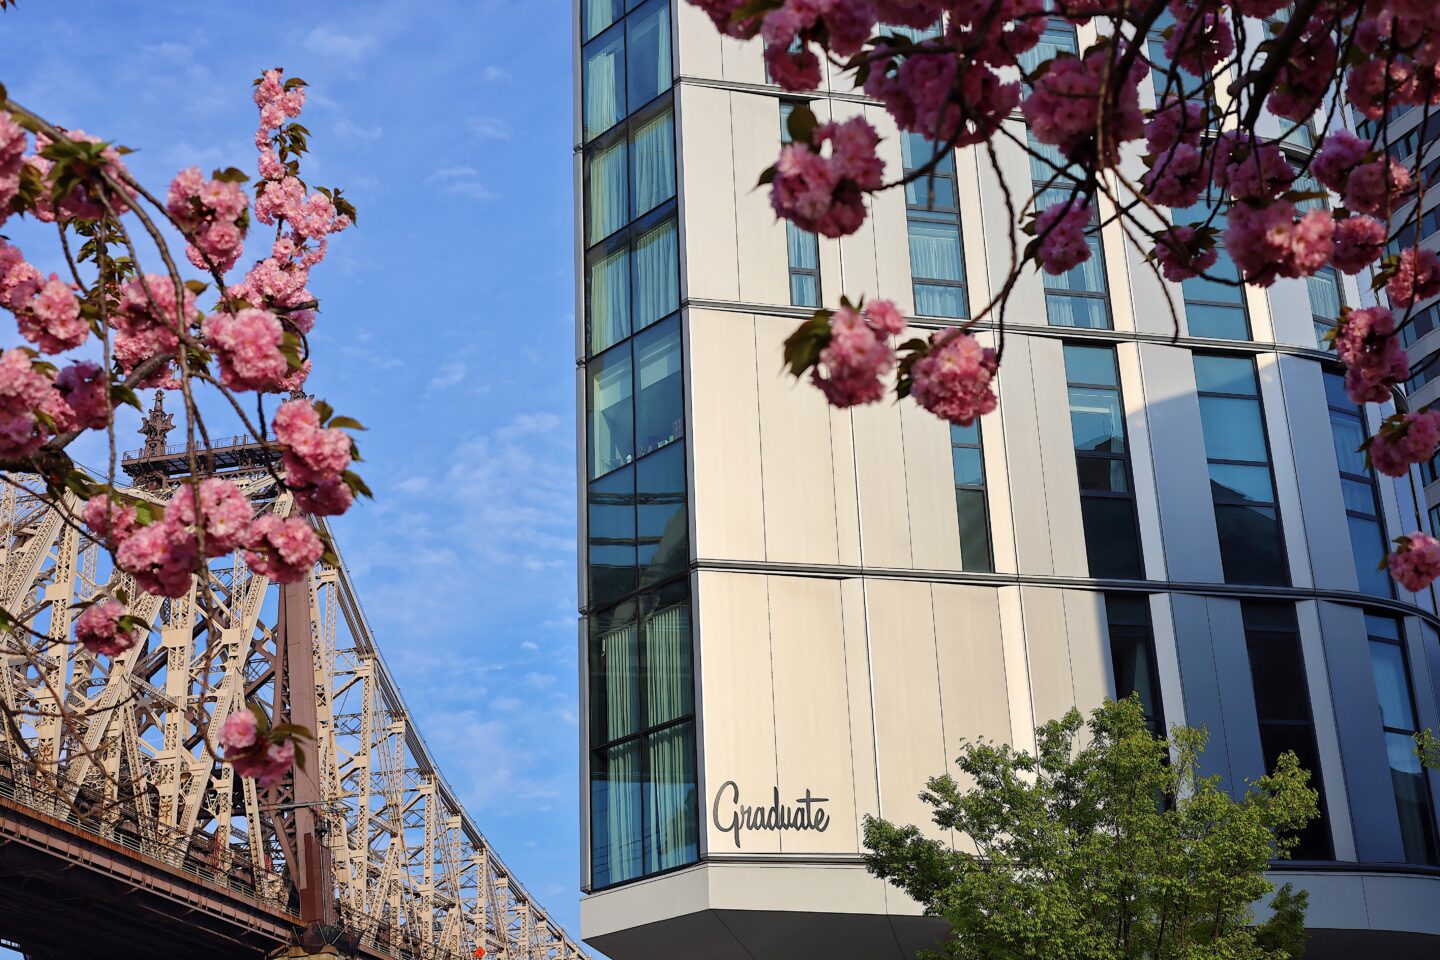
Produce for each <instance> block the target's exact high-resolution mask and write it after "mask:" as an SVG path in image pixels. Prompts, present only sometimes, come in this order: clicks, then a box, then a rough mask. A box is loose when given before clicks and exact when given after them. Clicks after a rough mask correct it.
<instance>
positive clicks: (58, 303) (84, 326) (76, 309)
mask: <svg viewBox="0 0 1440 960" xmlns="http://www.w3.org/2000/svg"><path fill="white" fill-rule="evenodd" d="M16 299H18V298H16ZM7 306H9V307H10V308H11V310H13V311H14V312H15V319H16V322H17V323H18V325H19V328H20V336H22V337H24V338H25V339H26V340H29V341H30V342H31V343H33V344H35V346H37V347H39V348H40V351H41V352H42V353H63V352H64V351H66V350H73V349H75V348H76V347H78V346H80V344H82V343H84V342H85V340H86V339H87V338H88V337H89V336H90V325H89V324H88V323H86V322H85V320H84V318H82V317H81V316H80V301H79V300H77V299H76V297H75V291H74V290H73V289H72V287H71V286H70V284H68V283H65V282H63V281H62V280H61V279H60V278H59V277H57V276H56V275H55V274H53V273H52V274H50V279H49V280H47V281H45V283H44V285H43V286H41V287H40V289H39V290H37V291H35V294H34V296H33V297H32V298H30V299H29V300H28V301H21V303H19V304H17V303H16V302H15V299H11V300H10V302H9V303H7Z"/></svg>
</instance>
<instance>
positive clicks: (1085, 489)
mask: <svg viewBox="0 0 1440 960" xmlns="http://www.w3.org/2000/svg"><path fill="white" fill-rule="evenodd" d="M1065 380H1066V384H1067V388H1068V391H1069V397H1070V431H1071V434H1072V436H1073V438H1074V442H1075V472H1076V473H1077V474H1078V475H1079V478H1080V516H1081V519H1082V521H1083V523H1084V527H1085V553H1086V556H1087V557H1089V560H1090V576H1092V577H1109V578H1115V579H1121V580H1140V579H1143V578H1144V576H1145V564H1144V562H1143V560H1142V558H1141V556H1140V527H1139V524H1138V522H1137V521H1136V514H1135V484H1134V482H1133V481H1132V478H1131V474H1130V448H1129V445H1128V444H1127V443H1126V440H1125V405H1124V403H1123V402H1122V400H1121V396H1120V373H1119V370H1118V369H1117V367H1116V365H1115V350H1114V349H1113V348H1111V347H1090V346H1082V345H1080V344H1074V343H1067V344H1066V345H1065Z"/></svg>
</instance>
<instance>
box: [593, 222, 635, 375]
mask: <svg viewBox="0 0 1440 960" xmlns="http://www.w3.org/2000/svg"><path fill="white" fill-rule="evenodd" d="M629 335H630V253H629V251H628V250H626V249H625V248H624V247H621V248H620V249H618V250H612V251H609V252H608V253H603V254H601V255H599V256H597V257H595V258H594V259H593V260H592V261H591V263H590V352H591V353H599V352H600V351H601V350H604V349H605V348H606V347H608V346H610V345H611V344H612V343H619V342H620V341H621V340H623V339H625V338H626V337H628V336H629Z"/></svg>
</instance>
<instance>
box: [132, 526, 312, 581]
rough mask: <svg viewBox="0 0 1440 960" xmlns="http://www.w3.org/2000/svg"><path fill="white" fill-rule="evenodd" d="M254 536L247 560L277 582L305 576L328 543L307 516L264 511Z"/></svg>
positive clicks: (257, 571) (255, 527)
mask: <svg viewBox="0 0 1440 960" xmlns="http://www.w3.org/2000/svg"><path fill="white" fill-rule="evenodd" d="M251 537H252V539H251V541H250V544H249V549H247V550H246V551H245V562H246V563H248V564H250V567H251V569H252V570H254V571H255V572H256V573H259V574H262V575H263V576H267V577H269V578H270V579H271V580H274V581H275V582H276V583H296V582H298V581H300V580H303V579H305V577H306V575H307V574H308V573H309V572H310V568H311V567H313V566H314V565H315V564H316V563H317V562H318V561H319V560H320V557H321V555H322V554H323V553H324V552H325V545H324V544H323V543H321V541H320V537H319V536H318V535H316V533H315V531H314V530H313V529H311V527H310V524H309V523H307V522H305V518H304V517H284V518H281V517H277V516H276V515H275V514H273V513H267V514H264V515H262V516H261V517H260V518H259V519H258V520H256V521H255V523H254V524H253V525H252V526H251ZM132 539H133V538H132Z"/></svg>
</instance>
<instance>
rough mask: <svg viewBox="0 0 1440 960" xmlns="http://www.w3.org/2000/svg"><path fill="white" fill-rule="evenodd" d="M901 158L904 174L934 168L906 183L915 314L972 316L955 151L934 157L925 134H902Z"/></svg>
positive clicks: (956, 316) (932, 147) (925, 315)
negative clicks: (956, 182) (966, 285)
mask: <svg viewBox="0 0 1440 960" xmlns="http://www.w3.org/2000/svg"><path fill="white" fill-rule="evenodd" d="M900 155H901V162H902V163H903V165H904V168H905V173H906V175H910V174H913V173H914V172H915V171H917V170H922V169H924V168H925V167H926V165H928V164H932V163H933V164H934V167H933V169H932V170H931V172H930V174H929V175H928V176H923V177H920V178H919V179H916V180H914V181H912V182H910V183H907V184H906V185H905V209H906V228H907V230H908V231H909V235H910V277H911V282H912V285H913V290H914V294H915V313H916V314H917V315H918V316H922V317H955V318H963V317H968V316H969V315H970V303H969V299H968V297H967V295H966V289H965V248H964V245H963V244H962V243H961V240H960V204H959V197H958V196H957V194H956V189H955V153H954V151H950V152H948V153H947V154H946V155H945V156H942V157H936V156H935V148H934V144H933V143H931V142H930V141H929V140H928V139H926V138H925V137H924V136H922V135H920V134H918V133H902V134H901V135H900Z"/></svg>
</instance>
